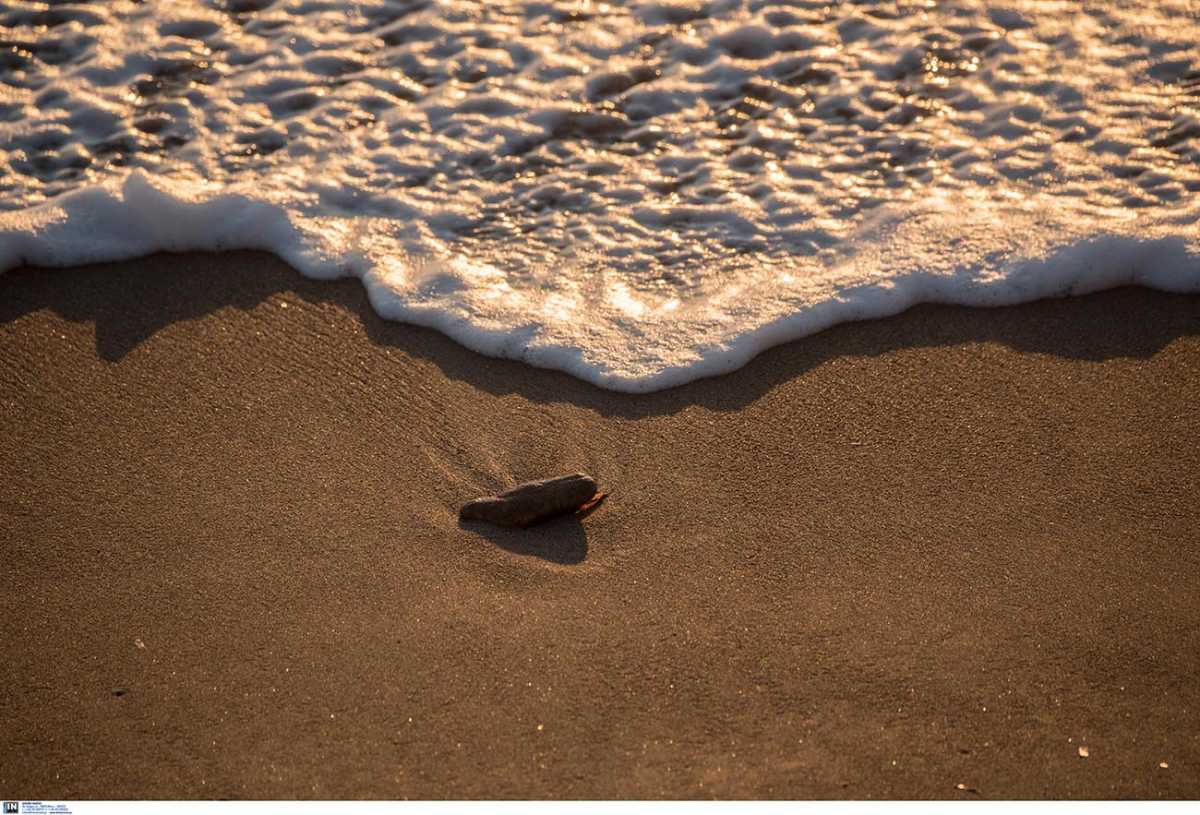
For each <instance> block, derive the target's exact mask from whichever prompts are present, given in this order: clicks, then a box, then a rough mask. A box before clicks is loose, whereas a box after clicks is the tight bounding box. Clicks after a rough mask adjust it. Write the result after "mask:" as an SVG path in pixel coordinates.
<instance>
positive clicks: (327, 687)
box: [0, 253, 1200, 799]
mask: <svg viewBox="0 0 1200 815" xmlns="http://www.w3.org/2000/svg"><path fill="white" fill-rule="evenodd" d="M0 428H3V430H2V432H0V558H2V562H3V591H2V592H0V618H2V619H3V627H2V629H0V653H2V654H3V658H2V659H0V721H3V723H4V725H3V730H4V749H3V750H2V751H0V792H3V795H4V797H6V798H41V799H76V798H126V797H130V798H174V797H184V798H211V797H238V798H241V797H247V798H258V797H266V798H277V797H281V798H287V797H319V798H339V797H380V798H400V797H422V798H427V797H434V798H439V797H447V796H453V797H595V796H600V797H607V796H633V797H659V796H671V797H677V796H682V797H709V796H717V797H760V796H774V797H801V798H805V797H853V798H873V797H883V796H892V797H920V798H925V797H932V798H954V797H975V796H982V797H1026V796H1037V797H1040V796H1051V797H1128V796H1136V797H1145V798H1155V797H1197V796H1200V626H1197V623H1196V620H1197V615H1198V614H1200V547H1198V546H1197V541H1198V539H1200V487H1198V486H1197V484H1198V482H1200V441H1198V440H1200V298H1196V297H1182V296H1170V295H1164V294H1158V293H1153V292H1149V291H1144V290H1136V289H1126V290H1120V291H1115V292H1109V293H1104V294H1099V295H1092V296H1088V297H1083V298H1078V299H1072V300H1061V301H1053V302H1042V303H1036V304H1033V305H1030V306H1024V307H1019V308H1007V309H997V310H969V309H962V308H949V307H921V308H917V309H914V310H912V311H910V312H908V313H906V314H904V315H901V316H900V317H897V318H893V319H889V320H884V321H879V322H873V323H864V324H854V325H845V326H841V327H838V328H835V329H833V330H830V331H827V332H825V333H823V334H820V335H818V336H815V337H811V338H809V339H807V340H804V341H801V342H797V343H793V344H790V345H787V346H784V347H781V348H778V349H775V350H773V351H770V352H768V353H766V354H764V355H763V356H761V357H760V358H759V359H757V360H756V361H755V362H753V363H752V364H751V365H749V366H748V367H746V368H744V369H742V370H741V371H738V372H736V373H734V374H732V375H729V376H726V377H723V378H720V379H715V380H708V381H703V382H699V383H695V384H693V385H690V386H687V387H685V388H681V389H678V390H674V391H669V392H666V393H660V394H654V395H649V396H644V397H631V396H627V395H619V394H613V393H608V392H604V391H600V390H597V389H595V388H592V387H590V386H587V385H584V384H582V383H580V382H578V381H576V380H573V379H571V378H569V377H567V376H565V375H562V374H557V373H551V372H546V371H540V370H534V369H531V368H528V367H525V366H523V365H520V364H517V363H512V362H502V361H496V360H491V359H484V358H482V357H479V356H476V355H474V354H472V353H471V352H469V351H466V350H463V349H462V348H460V347H458V346H456V345H455V344H453V343H452V342H450V341H449V340H447V339H445V338H443V337H441V336H439V335H437V334H435V333H433V332H431V331H427V330H424V329H418V328H412V327H408V326H403V325H397V324H390V323H385V322H383V321H381V320H379V319H378V318H377V317H375V315H374V314H373V313H372V312H371V310H370V308H369V307H368V306H367V305H366V303H365V299H364V297H363V295H362V291H361V287H360V286H359V284H358V283H357V282H355V281H345V282H340V283H332V284H331V283H314V282H310V281H307V280H304V279H302V278H300V277H299V276H298V275H296V274H294V273H293V272H292V271H291V270H289V269H288V268H287V267H286V266H285V265H283V264H282V263H281V262H279V261H277V260H275V259H273V258H271V257H269V256H266V255H261V254H253V253H236V254H227V255H180V256H158V257H154V258H149V259H146V260H140V261H135V262H130V263H123V264H117V265H113V266H104V267H93V268H87V269H77V270H69V271H52V272H44V271H19V272H13V273H10V274H6V275H3V276H0ZM573 470H585V471H587V472H590V473H592V474H594V475H595V476H596V477H597V478H598V479H599V480H600V481H601V484H602V486H603V487H604V488H605V489H607V490H609V491H610V492H611V497H610V499H609V500H608V501H607V502H606V503H605V504H604V505H603V506H602V507H601V508H600V509H599V510H597V511H596V512H594V513H593V514H591V515H590V516H589V517H587V518H585V519H584V520H583V521H582V522H580V521H578V520H576V519H574V518H568V519H564V520H560V521H557V522H554V523H552V524H550V525H548V526H545V527H542V528H539V529H537V530H534V531H530V532H493V531H488V530H485V529H482V528H462V527H460V525H459V523H458V521H457V518H456V514H455V513H456V509H457V507H458V505H459V504H460V503H461V502H462V501H464V500H466V499H468V498H470V497H473V496H476V495H480V494H484V493H487V492H490V491H492V490H495V489H499V488H502V487H506V486H509V485H511V484H513V483H515V482H517V481H521V480H525V479H529V478H535V477H541V476H545V475H550V474H556V473H559V472H569V471H573ZM1081 746H1086V747H1087V748H1088V754H1089V755H1088V757H1086V758H1083V757H1081V756H1080V754H1079V748H1080V747H1081ZM1162 763H1165V764H1166V765H1167V766H1166V767H1165V768H1164V767H1162V766H1160V764H1162ZM960 785H961V787H960ZM964 788H965V789H964Z"/></svg>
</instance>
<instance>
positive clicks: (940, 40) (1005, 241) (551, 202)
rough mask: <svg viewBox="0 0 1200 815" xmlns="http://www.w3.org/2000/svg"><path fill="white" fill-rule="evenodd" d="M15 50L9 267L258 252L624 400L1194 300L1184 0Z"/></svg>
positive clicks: (598, 8) (378, 12)
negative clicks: (1041, 305) (1015, 322)
mask: <svg viewBox="0 0 1200 815" xmlns="http://www.w3.org/2000/svg"><path fill="white" fill-rule="evenodd" d="M151 5H153V8H149V7H148V6H151ZM1138 5H1143V6H1144V7H1137V6H1138ZM0 41H2V42H0V45H2V46H3V47H4V49H6V50H4V51H3V55H2V56H0V60H2V64H3V65H4V68H5V70H3V71H0V83H3V84H0V191H3V196H0V271H2V270H5V269H10V268H13V267H15V266H18V265H22V264H36V265H45V266H63V265H72V264H79V263H87V262H95V261H108V260H117V259H122V258H129V257H134V256H138V255H144V254H148V253H151V252H157V251H181V250H194V249H201V250H222V249H234V248H256V249H264V250H268V251H271V252H274V253H276V254H278V255H279V256H281V257H282V258H284V259H285V260H287V261H288V262H290V263H291V264H293V265H294V266H295V267H296V268H297V269H299V270H300V271H301V272H302V273H304V274H306V275H310V276H314V277H339V276H356V277H359V278H361V279H362V281H363V283H364V285H365V286H366V287H367V290H368V292H369V295H370V298H371V302H372V304H373V306H374V307H375V308H376V309H377V310H378V311H379V312H380V313H381V314H382V315H383V316H385V317H388V318H392V319H396V320H402V321H406V322H411V323H418V324H421V325H427V326H431V327H434V328H437V329H438V330H440V331H443V332H445V333H446V334H448V335H450V336H451V337H453V338H455V339H456V340H458V341H460V342H462V343H463V344H465V345H467V346H469V347H471V348H473V349H475V350H478V351H480V352H482V353H484V354H489V355H493V356H502V357H509V358H515V359H521V360H525V361H527V362H529V363H530V364H533V365H538V366H542V367H550V368H556V369H560V370H564V371H567V372H569V373H571V374H574V375H576V376H579V377H581V378H583V379H586V380H589V381H591V382H593V383H595V384H597V385H600V386H602V387H607V388H613V389H618V390H629V391H645V390H654V389H659V388H664V387H669V386H672V385H677V384H681V383H683V382H686V381H688V380H691V379H695V378H698V377H702V376H709V375H714V374H717V373H721V372H725V371H728V370H732V369H734V368H736V367H739V366H740V365H742V364H744V363H745V362H746V361H748V360H749V359H750V358H751V357H753V356H754V355H755V354H757V353H758V352H760V351H761V350H763V349H764V348H766V347H769V346H771V345H774V344H778V343H781V342H784V341H787V340H790V339H794V338H797V337H801V336H803V335H805V334H809V333H812V332H814V331H818V330H820V329H822V328H825V327H827V326H829V325H831V324H833V323H836V322H841V321H846V320H859V319H869V318H874V317H880V316H884V315H888V314H892V313H895V312H897V311H900V310H902V309H904V308H906V307H908V306H910V305H912V304H914V303H918V302H928V301H936V302H948V303H961V304H970V305H997V304H1009V303H1017V302H1022V301H1027V300H1031V299H1036V298H1041V297H1047V296H1057V295H1064V294H1073V293H1081V292H1086V291H1093V290H1097V289H1101V288H1106V287H1111V286H1116V285H1121V284H1130V283H1133V284H1141V285H1146V286H1152V287H1155V288H1160V289H1166V290H1171V291H1181V292H1195V291H1200V230H1198V229H1197V225H1198V223H1200V203H1198V202H1197V192H1200V61H1198V60H1197V57H1196V51H1195V43H1196V42H1197V41H1200V19H1198V18H1197V15H1196V14H1195V12H1194V7H1191V6H1189V4H1188V3H1187V2H1160V3H1155V4H1125V3H1119V2H1115V0H1114V2H1097V3H1089V4H1064V3H1045V2H1033V0H1027V1H1026V2H1015V3H1010V4H1006V5H997V4H993V3H982V2H947V3H939V4H937V5H936V6H930V5H929V4H925V3H919V4H913V3H907V2H859V3H854V4H841V5H830V4H827V3H824V2H820V3H818V2H793V3H787V4H785V3H763V2H711V3H642V4H633V5H629V6H615V5H606V4H579V3H565V2H542V3H525V4H490V3H472V2H463V0H449V2H442V3H437V4H429V3H421V2H399V1H398V0H395V1H394V0H386V1H383V0H380V1H378V2H373V3H372V2H362V3H357V4H354V6H353V9H352V10H350V11H347V10H346V8H345V7H344V6H343V5H342V4H324V3H299V2H291V3H289V2H283V1H282V0H277V1H276V2H271V1H270V0H254V2H245V0H238V2H216V3H204V2H199V0H192V1H190V2H182V1H181V2H174V3H163V4H137V3H91V4H88V3H78V4H74V5H71V6H69V7H66V6H64V7H55V8H50V9H47V8H45V7H44V6H43V5H42V4H35V3H29V4H16V5H15V6H10V7H7V9H6V10H5V11H0Z"/></svg>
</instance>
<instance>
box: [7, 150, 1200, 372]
mask: <svg viewBox="0 0 1200 815" xmlns="http://www.w3.org/2000/svg"><path fill="white" fill-rule="evenodd" d="M239 249H240V250H246V249H251V250H262V251H267V252H271V253H272V254H274V255H276V256H278V257H279V258H281V259H282V260H284V261H285V262H287V263H288V264H289V265H291V266H292V267H293V268H295V269H296V270H297V271H299V272H300V273H301V274H303V275H305V276H307V277H310V278H315V279H326V280H328V279H334V278H339V277H358V278H360V279H361V280H362V282H363V285H364V286H365V288H366V291H367V296H368V299H369V301H370V303H371V306H372V308H373V309H375V311H376V312H377V313H378V314H379V315H380V316H381V317H383V318H385V319H389V320H394V321H398V322H404V323H409V324H413V325H419V326H424V327H427V328H432V329H435V330H437V331H439V332H441V333H443V334H445V335H446V336H448V337H450V338H451V339H453V340H455V341H456V342H458V343H459V344H461V345H463V346H465V347H467V348H469V349H471V350H473V351H476V352H478V353H480V354H483V355H485V356H491V357H500V358H507V359H515V360H519V361H522V362H525V363H528V364H530V365H532V366H535V367H539V368H549V369H553V370H558V371H563V372H565V373H567V374H570V375H572V376H574V377H577V378H579V379H582V380H584V381H586V382H589V383H591V384H593V385H596V386H598V387H600V388H604V389H608V390H613V391H620V392H627V393H649V392H653V391H659V390H665V389H668V388H673V387H677V386H679V385H684V384H686V383H688V382H691V381H694V380H697V379H703V378H707V377H713V376H719V375H721V374H726V373H729V372H731V371H734V370H737V369H738V368H741V367H743V366H744V365H746V364H747V363H748V362H750V360H752V359H753V358H754V357H756V356H758V355H759V354H761V353H762V352H763V351H765V350H767V349H769V348H772V347H774V346H777V345H782V344H784V343H787V342H791V341H793V340H797V339H800V338H802V337H805V336H808V335H811V334H815V333H817V332H819V331H823V330H825V329H826V328H829V327H831V326H833V325H836V324H838V323H844V322H852V321H863V320H873V319H879V318H883V317H889V316H892V315H895V314H898V313H900V312H902V311H905V310H907V309H908V308H910V307H912V306H914V305H917V304H921V303H938V304H946V305H959V306H973V307H990V306H1008V305H1017V304H1020V303H1027V302H1031V301H1034V300H1040V299H1045V298H1051V297H1064V296H1070V295H1082V294H1089V293H1093V292H1098V291H1102V290H1105V289H1111V288H1116V287H1119V286H1128V285H1136V286H1144V287H1147V288H1151V289H1157V290H1161V291H1166V292H1174V293H1200V255H1197V254H1196V253H1195V252H1193V251H1192V250H1191V249H1190V248H1189V244H1188V242H1187V241H1186V240H1184V238H1183V237H1181V236H1176V237H1159V238H1154V239H1138V238H1132V237H1126V236H1116V235H1097V236H1094V237H1091V238H1086V239H1083V240H1078V241H1076V242H1074V243H1072V244H1069V245H1066V246H1063V247H1061V248H1059V249H1057V250H1055V251H1053V252H1052V253H1050V254H1049V255H1048V256H1046V257H1042V258H1033V259H1023V260H1017V261H1013V262H1011V263H1010V264H1008V265H1007V266H1005V267H1002V268H1000V269H999V270H995V269H992V270H989V274H988V279H987V281H986V282H981V281H980V280H979V279H978V278H977V277H976V276H975V275H974V274H972V269H970V268H964V269H961V270H959V271H957V272H956V273H954V274H950V275H945V274H920V273H916V274H907V275H903V276H900V277H897V278H892V279H889V280H887V281H886V282H885V283H882V284H864V285H862V286H859V287H854V288H851V289H849V290H842V291H841V292H839V296H838V297H837V298H836V299H829V300H826V301H823V302H820V303H818V304H816V305H812V306H809V307H805V308H802V309H800V310H798V311H796V312H794V313H791V314H788V315H786V316H784V317H782V318H778V319H775V320H772V321H770V322H768V323H766V324H764V325H760V326H757V327H755V328H752V329H750V330H747V331H745V332H744V333H741V334H739V335H737V336H736V337H735V338H734V339H732V340H730V341H728V342H724V343H721V344H717V345H709V346H704V347H702V348H699V349H697V350H698V351H699V352H700V358H699V359H698V360H695V361H693V362H689V363H688V364H686V365H679V366H671V367H666V368H663V369H661V370H659V371H657V372H656V373H654V374H652V375H649V376H643V377H629V376H622V375H620V374H616V373H613V372H612V371H611V370H609V369H607V368H605V367H604V366H603V365H600V364H597V363H593V362H589V361H587V360H586V359H585V358H584V354H583V349H581V348H577V347H572V346H562V345H539V346H534V347H531V346H530V345H529V340H530V339H531V337H532V336H533V335H534V334H535V333H536V328H533V329H531V328H530V327H529V326H516V327H513V328H511V329H505V330H496V329H489V328H485V327H482V326H480V325H478V324H475V323H473V322H471V321H470V320H467V319H465V318H463V317H461V316H458V315H456V314H452V313H449V312H446V311H442V310H438V309H435V308H430V307H421V306H419V305H416V306H414V305H412V304H408V303H405V302H403V301H402V299H401V298H400V297H398V296H397V295H396V293H395V292H394V291H392V290H391V289H389V288H388V287H387V286H386V285H385V284H384V283H383V282H382V281H381V280H380V279H379V278H378V277H375V276H372V275H371V274H370V272H371V267H370V264H369V262H368V261H367V260H366V259H365V258H364V257H363V256H362V255H361V254H358V253H354V252H346V251H342V250H338V249H337V248H336V247H334V246H333V245H332V244H322V242H321V241H320V240H319V239H317V238H315V237H314V236H312V235H310V234H306V233H305V232H304V231H303V230H301V229H300V228H299V227H298V226H297V225H296V224H295V223H294V222H293V219H292V218H291V217H290V215H289V212H288V210H287V209H285V208H284V207H282V206H279V205H277V204H274V203H271V202H268V201H264V200H258V199H254V198H252V197H250V196H248V195H245V194H242V193H239V192H219V191H213V190H212V189H211V188H208V187H192V188H188V187H186V186H183V187H181V186H179V185H174V186H173V187H172V191H166V190H163V189H160V188H159V187H158V186H156V184H155V183H153V182H152V181H151V179H150V178H149V177H148V176H147V175H146V174H145V173H144V172H143V171H141V170H135V171H133V172H131V173H130V174H129V175H128V176H127V177H126V178H125V180H124V181H123V182H121V183H120V184H113V185H104V186H93V187H87V188H83V189H80V190H76V191H73V192H70V193H66V194H64V195H62V196H60V197H58V198H56V199H54V200H52V201H50V202H47V203H45V204H42V205H39V206H36V207H32V208H29V209H25V210H17V211H11V212H6V213H0V273H3V272H5V271H9V270H11V269H14V268H18V267H21V266H39V267H60V268H61V267H68V266H81V265H87V264H95V263H112V262H117V261H122V260H131V259H134V258H138V257H145V256H147V255H151V254H155V253H158V252H188V251H217V252H219V251H229V250H239Z"/></svg>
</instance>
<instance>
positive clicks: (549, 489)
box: [458, 473, 604, 527]
mask: <svg viewBox="0 0 1200 815" xmlns="http://www.w3.org/2000/svg"><path fill="white" fill-rule="evenodd" d="M603 497H604V494H603V493H600V494H597V493H596V481H595V479H593V478H591V477H589V476H586V475H583V474H582V473H575V474H574V475H562V476H559V477H557V478H547V479H546V480H544V481H530V482H527V483H525V484H518V485H517V486H515V487H513V488H512V489H510V490H505V491H504V492H502V493H500V494H499V495H497V496H495V497H492V498H476V499H475V500H474V501H468V502H467V503H466V504H464V505H463V508H462V509H461V510H460V511H459V513H458V517H459V518H461V519H462V520H464V521H487V522H488V523H493V524H496V525H498V526H518V527H523V526H533V525H534V524H536V523H540V522H542V521H545V520H549V519H550V518H553V517H556V516H558V515H566V514H567V513H569V512H575V511H577V510H580V509H585V508H588V507H589V506H594V505H595V504H596V503H598V502H599V501H600V499H602V498H603Z"/></svg>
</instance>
